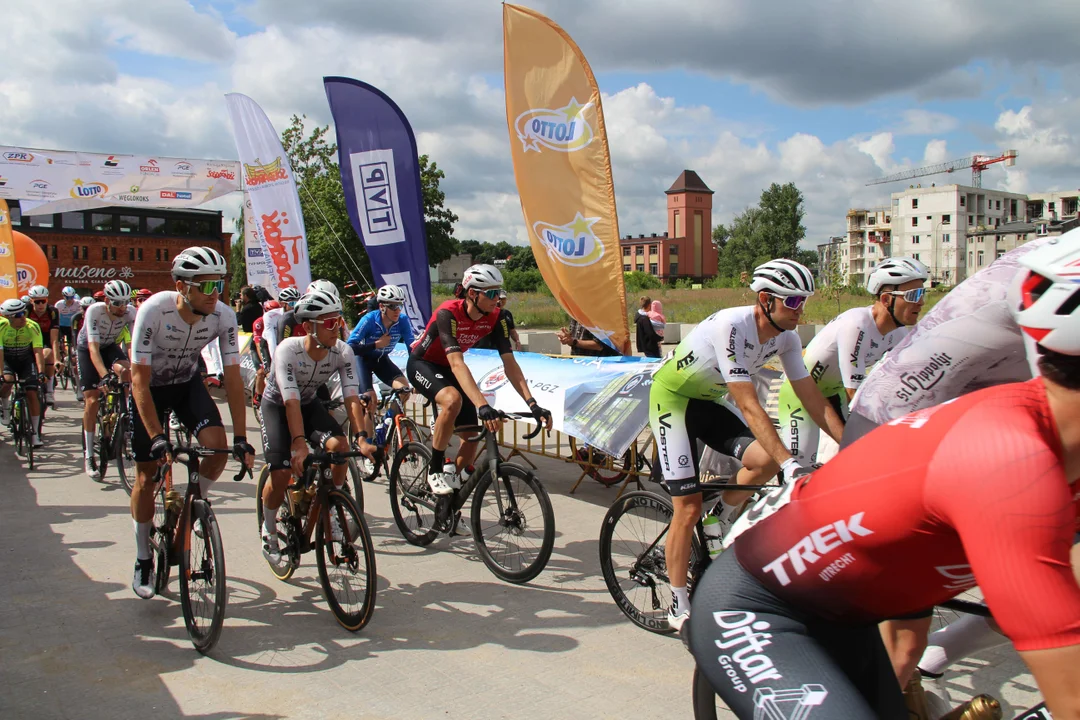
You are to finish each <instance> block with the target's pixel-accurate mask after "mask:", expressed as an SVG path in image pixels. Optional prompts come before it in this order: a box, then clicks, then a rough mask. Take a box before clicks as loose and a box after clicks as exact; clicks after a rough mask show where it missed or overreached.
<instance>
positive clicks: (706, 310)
mask: <svg viewBox="0 0 1080 720" xmlns="http://www.w3.org/2000/svg"><path fill="white" fill-rule="evenodd" d="M641 294H642V293H636V294H633V295H630V294H628V297H627V305H628V306H629V307H628V308H627V310H628V311H629V316H630V317H629V320H630V325H631V328H632V327H633V314H634V313H635V312H637V299H638V297H640V296H641ZM647 294H648V295H649V297H651V298H652V299H653V300H659V301H660V302H662V303H663V304H664V316H665V318H666V319H667V321H668V322H677V323H697V322H701V321H702V320H704V319H705V318H707V317H708V316H709V315H712V314H713V313H714V312H716V311H717V310H722V309H724V308H728V307H736V306H739V305H750V304H752V303H753V295H754V294H753V293H752V292H751V291H750V290H749V289H708V288H705V289H702V290H675V289H664V290H650V291H647ZM944 296H945V295H944V293H940V292H936V291H931V292H928V293H927V295H926V305H925V306H924V309H923V313H924V314H925V313H926V312H927V311H929V310H930V308H932V307H933V306H934V304H935V303H937V301H938V300H940V299H941V298H943V297H944ZM444 299H445V298H439V297H436V298H434V301H435V304H436V305H438V303H439V302H441V301H442V300H444ZM870 302H871V299H870V297H869V296H867V295H844V296H841V298H840V306H839V308H837V303H836V302H835V301H833V300H829V299H827V298H824V297H822V296H821V295H820V294H818V295H815V296H814V297H812V298H810V300H809V301H808V302H807V305H806V311H805V312H804V313H803V317H802V321H803V322H804V323H812V324H824V323H827V322H829V321H830V320H832V319H833V318H834V317H836V316H837V315H838V314H840V313H841V312H843V311H845V310H850V309H851V308H854V307H862V306H864V305H869V304H870ZM507 308H508V309H509V310H510V311H511V312H512V313H513V314H514V321H515V322H516V323H517V325H518V326H519V327H521V328H522V329H551V328H558V327H562V326H564V325H566V323H567V322H568V320H569V318H568V317H567V315H566V313H565V312H564V311H563V309H562V308H561V307H559V304H558V303H557V302H555V298H553V297H551V296H550V295H547V294H544V293H511V294H510V297H509V298H508V302H507Z"/></svg>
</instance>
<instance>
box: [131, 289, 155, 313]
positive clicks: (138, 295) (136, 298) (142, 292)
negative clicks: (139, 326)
mask: <svg viewBox="0 0 1080 720" xmlns="http://www.w3.org/2000/svg"><path fill="white" fill-rule="evenodd" d="M153 294H154V293H152V292H150V291H149V290H147V289H146V288H140V289H139V290H136V291H134V292H133V293H132V294H131V299H132V301H133V302H134V303H135V309H136V310H138V309H139V308H140V307H141V306H142V304H143V303H144V302H146V301H147V300H149V299H150V296H151V295H153Z"/></svg>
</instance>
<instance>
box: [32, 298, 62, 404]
mask: <svg viewBox="0 0 1080 720" xmlns="http://www.w3.org/2000/svg"><path fill="white" fill-rule="evenodd" d="M27 295H29V296H30V303H31V304H30V305H29V306H28V307H29V308H30V311H29V313H28V314H27V317H29V318H30V319H31V320H33V321H34V322H36V323H37V324H38V327H40V328H41V339H42V341H43V342H44V343H45V378H46V380H45V402H46V403H48V404H49V405H55V404H56V401H55V400H54V398H53V383H54V382H55V380H56V359H57V358H59V357H61V355H60V311H59V310H57V309H56V308H54V307H53V306H52V305H50V304H49V288H47V287H45V286H44V285H35V286H34V287H32V288H30V292H28V293H27ZM44 408H45V405H44V403H43V404H42V417H44V416H45V414H44Z"/></svg>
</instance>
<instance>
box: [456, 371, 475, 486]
mask: <svg viewBox="0 0 1080 720" xmlns="http://www.w3.org/2000/svg"><path fill="white" fill-rule="evenodd" d="M454 388H455V389H456V390H457V391H458V393H459V394H460V395H461V409H460V410H458V413H457V418H456V420H455V422H454V427H455V428H459V427H469V426H476V425H478V424H479V423H480V419H479V418H478V417H477V415H476V406H475V405H473V402H472V400H470V399H469V396H468V395H466V394H465V391H464V390H462V389H461V387H460V386H459V385H458V384H457V378H455V379H454ZM458 437H459V438H460V439H461V445H460V446H459V447H458V454H457V457H456V458H455V459H454V466H455V467H456V469H457V471H458V472H459V473H460V472H461V471H462V470H464V469H465V468H467V467H469V466H470V465H472V464H473V461H474V460H476V455H477V453H478V452H479V451H480V441H479V440H473V441H471V442H466V438H468V437H476V432H475V431H471V432H463V433H458Z"/></svg>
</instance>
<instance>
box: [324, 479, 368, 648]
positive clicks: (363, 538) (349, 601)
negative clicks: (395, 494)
mask: <svg viewBox="0 0 1080 720" xmlns="http://www.w3.org/2000/svg"><path fill="white" fill-rule="evenodd" d="M327 520H328V521H329V525H330V527H331V532H330V537H327V536H326V526H327ZM315 558H316V560H317V562H318V565H319V582H320V583H322V588H323V593H324V594H325V596H326V603H327V605H329V606H330V610H331V611H332V612H333V613H334V617H335V618H337V621H338V622H339V623H340V624H341V626H342V627H343V628H345V629H346V630H349V631H351V632H356V631H357V630H359V629H360V628H362V627H364V626H365V625H367V624H368V621H369V620H371V614H372V612H373V611H374V610H375V589H376V585H377V583H378V580H379V578H378V574H377V573H376V571H375V548H374V547H373V546H372V544H371V533H370V532H368V527H367V524H366V523H365V522H364V515H363V513H361V512H360V509H359V508H358V507H357V506H356V502H355V501H354V500H353V499H352V498H351V497H350V496H348V495H346V494H345V493H343V492H341V491H339V490H331V491H330V492H329V493H327V496H326V506H325V507H324V508H323V510H322V512H321V513H320V517H319V526H318V528H316V530H315Z"/></svg>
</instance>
